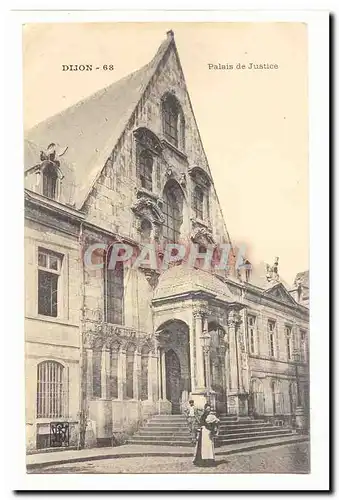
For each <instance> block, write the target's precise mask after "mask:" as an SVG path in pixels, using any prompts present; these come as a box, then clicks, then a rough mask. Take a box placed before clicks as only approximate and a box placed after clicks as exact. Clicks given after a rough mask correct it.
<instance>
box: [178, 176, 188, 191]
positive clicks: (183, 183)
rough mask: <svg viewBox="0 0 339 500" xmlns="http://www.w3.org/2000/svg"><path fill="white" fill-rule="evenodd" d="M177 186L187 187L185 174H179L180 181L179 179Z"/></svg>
mask: <svg viewBox="0 0 339 500" xmlns="http://www.w3.org/2000/svg"><path fill="white" fill-rule="evenodd" d="M179 184H180V185H181V187H183V188H185V187H186V185H187V180H186V174H185V172H182V173H181V174H180V179H179Z"/></svg>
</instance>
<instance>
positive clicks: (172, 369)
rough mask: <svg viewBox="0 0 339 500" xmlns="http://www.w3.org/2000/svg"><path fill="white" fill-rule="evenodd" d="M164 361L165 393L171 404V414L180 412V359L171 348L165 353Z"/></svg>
mask: <svg viewBox="0 0 339 500" xmlns="http://www.w3.org/2000/svg"><path fill="white" fill-rule="evenodd" d="M165 363H166V395H167V399H168V401H170V403H171V404H172V414H174V415H177V414H179V413H180V407H181V392H182V389H181V368H180V361H179V358H178V356H177V355H176V353H175V352H174V351H173V349H170V350H169V351H167V352H166V354H165Z"/></svg>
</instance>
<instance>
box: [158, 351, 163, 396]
mask: <svg viewBox="0 0 339 500" xmlns="http://www.w3.org/2000/svg"><path fill="white" fill-rule="evenodd" d="M157 399H158V401H160V399H162V377H161V349H160V347H157Z"/></svg>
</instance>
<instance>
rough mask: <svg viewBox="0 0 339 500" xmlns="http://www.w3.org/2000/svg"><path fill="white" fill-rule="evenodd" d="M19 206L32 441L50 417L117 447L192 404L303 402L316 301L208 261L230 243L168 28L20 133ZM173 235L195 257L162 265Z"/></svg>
mask: <svg viewBox="0 0 339 500" xmlns="http://www.w3.org/2000/svg"><path fill="white" fill-rule="evenodd" d="M25 205H26V209H25V221H26V223H25V237H26V243H25V249H26V251H25V259H26V260H25V266H26V267H25V269H26V270H25V272H26V429H27V447H28V448H29V449H34V448H37V447H38V448H44V447H48V446H50V445H51V443H50V441H49V440H50V437H49V435H50V424H51V422H52V423H54V424H55V423H58V422H60V423H65V422H66V423H68V424H69V432H70V444H72V445H77V444H78V445H80V446H92V445H96V444H110V443H112V438H113V437H114V435H115V434H117V433H119V432H123V431H132V430H133V429H135V428H136V427H137V426H138V425H139V424H140V423H141V422H142V421H144V420H146V419H147V418H148V417H149V416H150V415H152V414H156V413H180V412H181V411H182V409H183V406H184V405H185V404H187V401H188V399H189V398H193V399H194V400H195V401H196V403H197V404H198V405H202V404H203V403H204V402H205V401H206V398H210V399H211V400H212V401H215V405H216V407H217V409H218V411H219V412H223V413H226V412H229V413H235V414H239V415H248V414H251V415H253V416H256V415H266V416H267V417H277V416H280V418H282V419H287V420H288V419H291V418H292V417H293V414H294V411H295V407H296V405H297V403H298V404H299V405H300V404H301V400H303V403H302V404H303V405H304V407H305V408H306V407H307V406H308V396H307V394H308V309H307V307H305V305H304V304H303V303H301V301H300V300H299V301H298V298H297V299H296V298H293V293H290V292H289V290H288V289H287V288H286V286H285V285H284V283H283V282H282V281H281V280H280V279H279V278H278V277H277V275H273V276H272V275H271V277H268V276H265V277H264V280H263V281H262V282H257V281H256V280H255V279H254V278H255V277H254V273H253V274H251V271H249V270H247V269H246V270H243V271H232V266H231V267H230V268H229V269H231V270H225V269H219V268H218V265H217V264H216V263H215V257H216V256H218V255H219V257H220V253H219V254H218V252H217V250H216V249H218V248H220V247H221V246H222V245H231V240H230V237H229V234H228V232H227V229H226V226H225V221H224V219H223V215H222V212H221V208H220V205H219V202H218V197H217V194H216V190H215V186H214V183H213V179H212V176H211V172H210V169H209V165H208V161H207V158H206V155H205V153H204V149H203V145H202V143H201V139H200V135H199V130H198V127H197V124H196V121H195V117H194V114H193V110H192V106H191V103H190V99H189V95H188V92H187V88H186V83H185V79H184V75H183V72H182V68H181V64H180V60H179V55H178V52H177V49H176V45H175V41H174V36H173V33H172V32H171V31H170V32H168V34H167V38H166V40H165V41H164V42H163V43H162V44H161V46H160V47H159V49H158V51H157V53H156V55H155V57H154V58H153V60H152V61H151V62H150V63H149V64H147V65H146V66H144V67H143V68H141V69H140V70H138V71H136V72H134V73H132V74H131V75H128V76H127V77H125V78H123V79H122V80H120V81H118V82H116V83H114V84H112V85H111V86H110V87H108V88H107V89H104V90H103V91H99V92H97V93H96V94H94V95H93V96H91V97H89V98H88V99H85V100H83V101H81V102H79V103H78V104H76V105H75V106H73V107H72V108H69V109H67V110H65V111H63V112H62V113H60V114H59V115H56V116H53V117H51V118H49V119H48V120H46V121H45V122H43V123H41V124H39V125H37V126H36V127H34V128H33V129H32V130H30V131H29V132H28V133H27V135H26V138H25ZM150 243H151V244H152V246H153V248H155V249H156V250H155V252H154V257H155V259H156V262H157V265H156V266H152V265H150V254H147V250H146V251H145V249H147V248H148V246H149V244H150ZM172 243H174V244H181V245H184V248H186V249H194V251H195V252H198V253H199V255H197V259H195V258H193V261H192V260H191V259H192V256H189V255H188V254H187V253H185V255H179V256H178V258H177V261H176V262H173V263H171V265H168V266H165V265H164V261H165V260H166V258H165V256H166V245H168V244H172ZM126 244H127V245H129V246H130V247H131V248H132V249H133V255H132V257H131V258H130V259H128V260H126V261H124V259H123V258H122V255H123V252H124V250H123V245H126ZM192 244H193V246H192ZM91 245H96V246H97V249H96V251H95V252H93V254H91V264H92V265H86V259H85V255H86V251H88V249H89V248H90V247H91ZM119 245H121V247H119ZM99 246H101V248H99ZM113 252H116V254H115V257H118V261H119V257H120V258H121V260H122V261H121V262H120V261H119V262H118V264H117V265H116V266H115V267H114V269H111V268H110V266H109V262H110V261H111V259H112V253H113ZM121 252H122V253H121ZM143 252H144V259H143V263H142V265H139V266H134V265H133V263H135V260H136V259H137V258H138V257H140V255H143ZM206 252H207V253H208V252H213V259H212V266H211V268H209V269H208V270H206V269H205V268H204V266H203V263H204V261H203V259H204V255H203V254H206ZM230 253H231V256H232V255H233V250H231V252H230ZM200 254H202V255H200ZM146 255H148V258H149V260H148V261H147V258H146ZM192 263H193V265H192ZM95 265H97V267H95ZM219 267H220V266H219ZM275 271H276V270H275ZM271 274H272V273H271ZM299 298H300V296H299ZM301 394H302V395H301ZM298 399H299V400H300V401H297V400H298Z"/></svg>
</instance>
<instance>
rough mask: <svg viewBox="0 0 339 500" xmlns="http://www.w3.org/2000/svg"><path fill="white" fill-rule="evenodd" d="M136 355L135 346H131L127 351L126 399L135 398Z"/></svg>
mask: <svg viewBox="0 0 339 500" xmlns="http://www.w3.org/2000/svg"><path fill="white" fill-rule="evenodd" d="M134 353H135V345H134V344H130V345H129V346H128V348H127V350H126V398H128V399H133V396H134V387H133V386H134Z"/></svg>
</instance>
